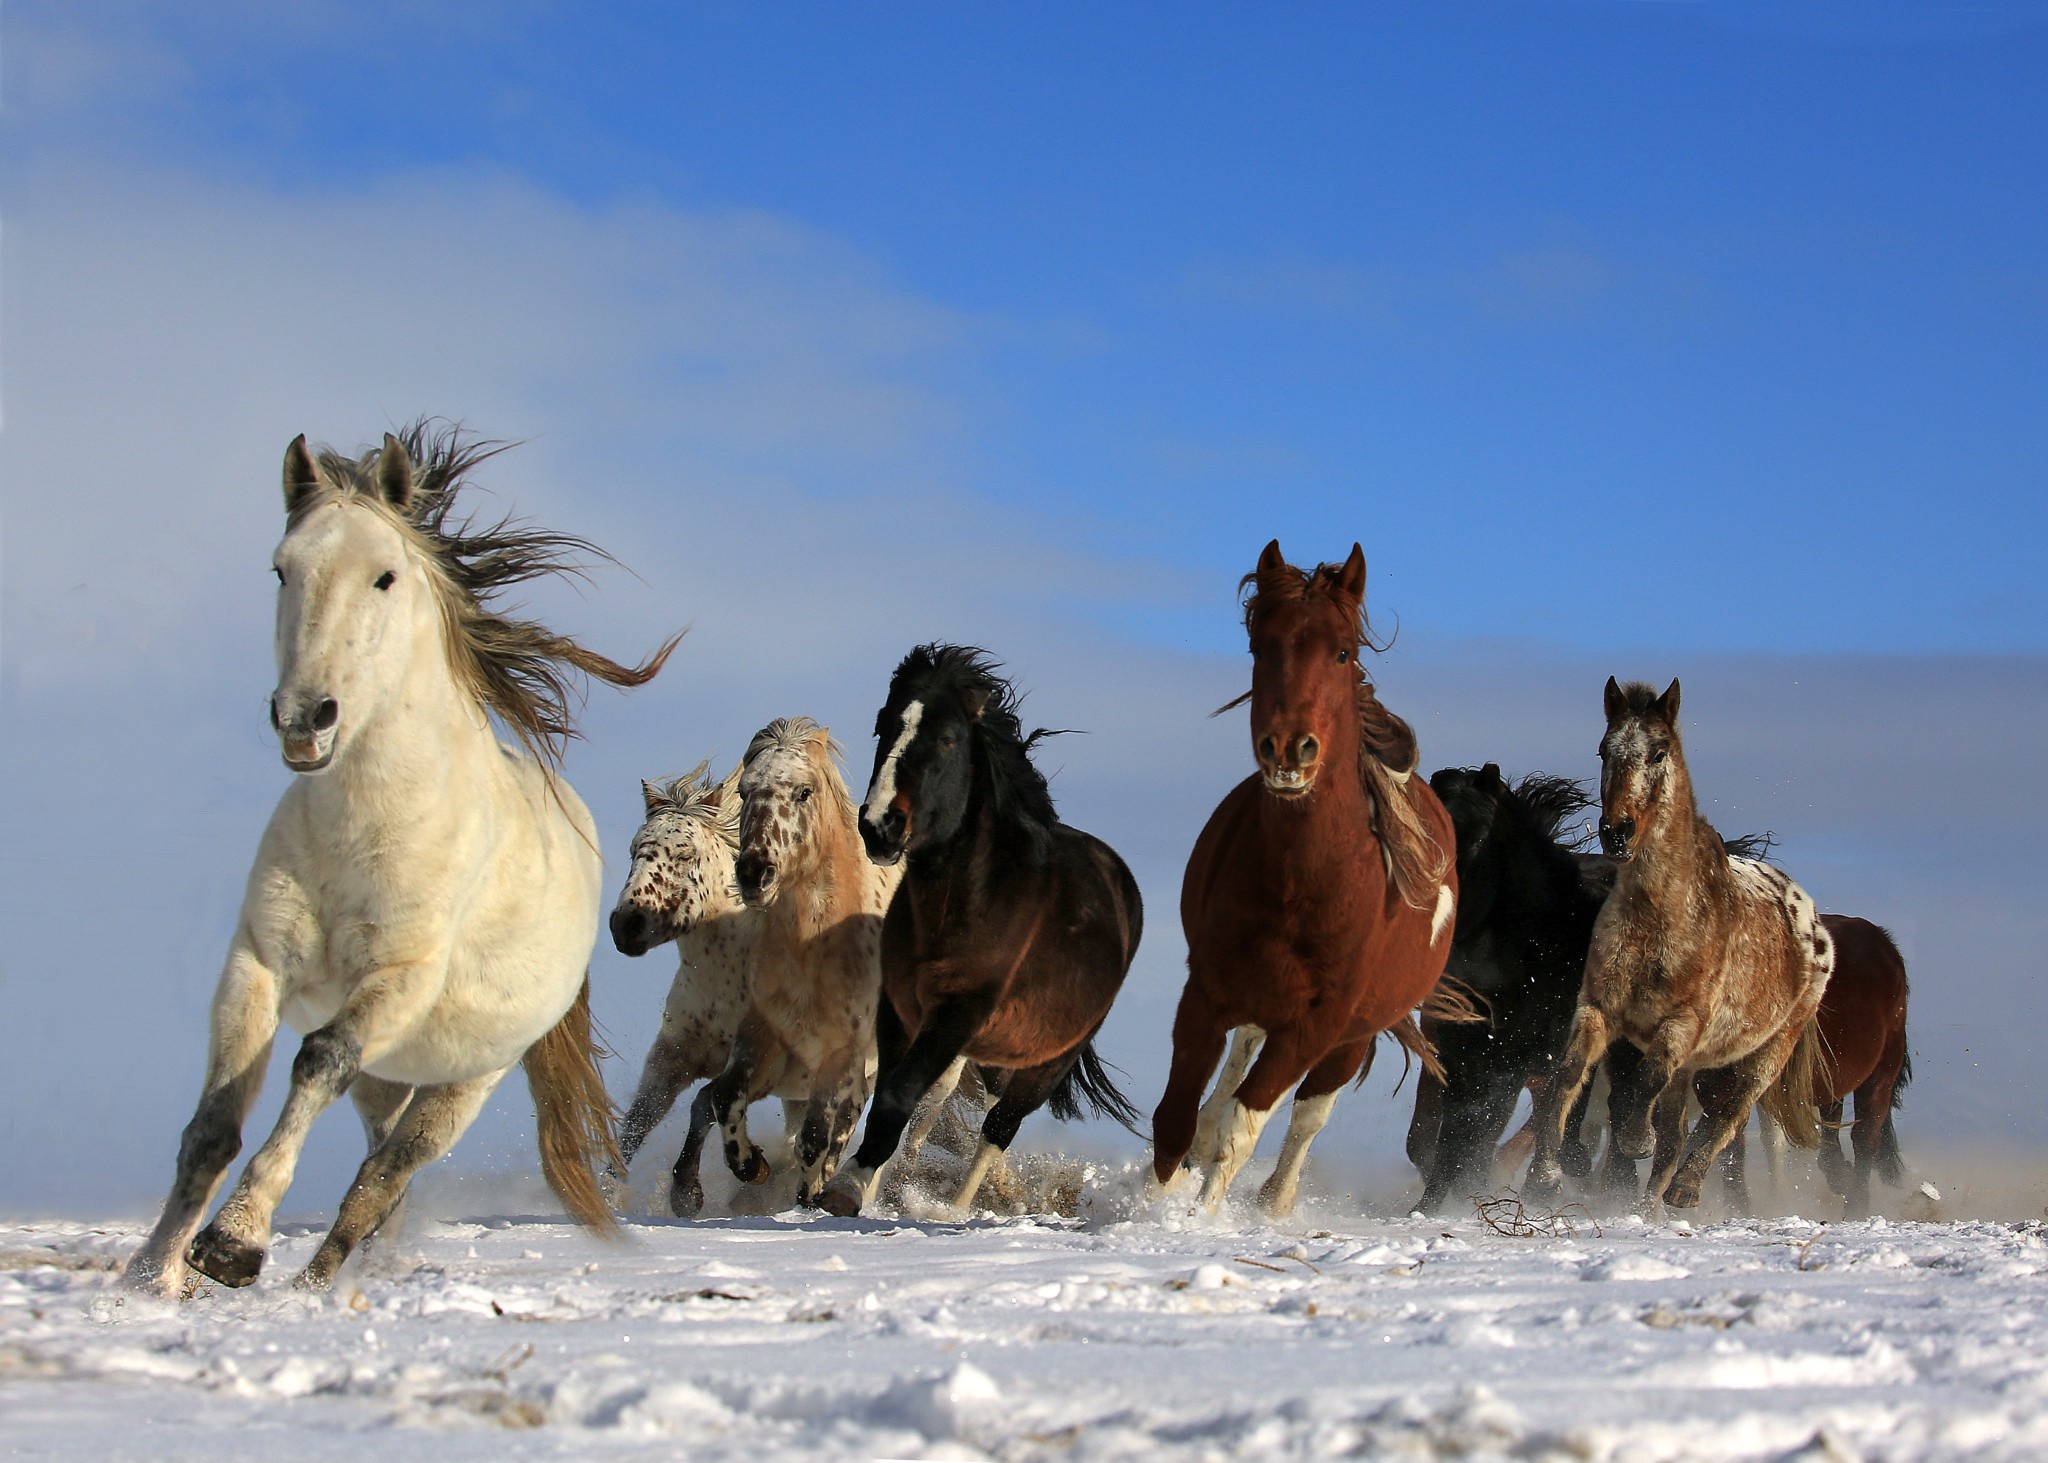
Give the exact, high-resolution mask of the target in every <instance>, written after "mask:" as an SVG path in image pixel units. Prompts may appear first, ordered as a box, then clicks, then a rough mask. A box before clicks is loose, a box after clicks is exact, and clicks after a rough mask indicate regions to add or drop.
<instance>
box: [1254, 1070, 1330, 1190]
mask: <svg viewBox="0 0 2048 1463" xmlns="http://www.w3.org/2000/svg"><path fill="white" fill-rule="evenodd" d="M1336 1106H1337V1094H1336V1093H1334V1092H1326V1093H1324V1094H1323V1095H1322V1096H1321V1097H1297V1098H1295V1099H1294V1106H1293V1108H1292V1110H1291V1111H1290V1112H1289V1113H1288V1115H1287V1141H1286V1142H1285V1143H1284V1144H1282V1145H1281V1148H1280V1162H1279V1164H1278V1166H1277V1167H1275V1168H1274V1170H1273V1176H1272V1177H1271V1178H1269V1179H1267V1180H1266V1182H1265V1184H1264V1185H1263V1186H1262V1187H1261V1188H1260V1189H1259V1207H1260V1208H1261V1209H1263V1210H1265V1211H1266V1212H1267V1213H1268V1214H1270V1215H1272V1216H1273V1217H1274V1218H1275V1219H1280V1218H1284V1217H1285V1216H1287V1215H1289V1214H1292V1213H1293V1212H1294V1205H1295V1200H1296V1199H1297V1198H1298V1197H1299V1195H1300V1190H1301V1167H1302V1165H1303V1164H1304V1163H1306V1162H1307V1161H1308V1145H1309V1144H1311V1143H1313V1142H1315V1140H1316V1134H1318V1133H1320V1132H1322V1130H1323V1124H1325V1123H1327V1122H1328V1121H1329V1120H1330V1112H1331V1110H1332V1109H1334V1108H1335V1107H1336Z"/></svg>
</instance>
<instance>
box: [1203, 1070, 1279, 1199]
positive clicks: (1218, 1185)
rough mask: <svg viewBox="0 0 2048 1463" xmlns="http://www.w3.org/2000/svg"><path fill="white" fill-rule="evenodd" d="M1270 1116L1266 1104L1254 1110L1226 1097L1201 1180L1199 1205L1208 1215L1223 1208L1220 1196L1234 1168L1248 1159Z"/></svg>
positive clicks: (1225, 1192)
mask: <svg viewBox="0 0 2048 1463" xmlns="http://www.w3.org/2000/svg"><path fill="white" fill-rule="evenodd" d="M1272 1116H1273V1109H1272V1108H1270V1107H1269V1108H1266V1109H1264V1110H1262V1111H1260V1110H1254V1109H1252V1108H1248V1107H1246V1106H1245V1105H1244V1104H1243V1103H1241V1102H1239V1101H1238V1100H1237V1099H1236V1098H1235V1097H1233V1098H1231V1099H1230V1105H1229V1106H1228V1107H1227V1108H1226V1109H1225V1111H1224V1117H1223V1121H1222V1123H1221V1124H1220V1127H1221V1132H1220V1133H1219V1134H1218V1137H1217V1144H1216V1157H1215V1160H1214V1161H1213V1162H1211V1163H1210V1165H1209V1171H1208V1173H1207V1174H1205V1175H1204V1176H1203V1179H1202V1207H1203V1208H1204V1209H1207V1210H1208V1211H1209V1212H1210V1213H1211V1214H1214V1213H1215V1212H1216V1211H1217V1210H1218V1209H1220V1208H1222V1207H1223V1196H1224V1195H1225V1194H1228V1193H1229V1192H1230V1185H1231V1183H1232V1182H1233V1181H1234V1180H1235V1179H1236V1178H1237V1175H1238V1171H1239V1170H1241V1169H1242V1168H1243V1167H1244V1166H1245V1164H1247V1163H1249V1162H1250V1161H1251V1156H1252V1150H1253V1149H1254V1148H1257V1147H1258V1146H1259V1134H1261V1133H1263V1132H1264V1131H1265V1130H1266V1122H1267V1120H1268V1119H1269V1118H1271V1117H1272Z"/></svg>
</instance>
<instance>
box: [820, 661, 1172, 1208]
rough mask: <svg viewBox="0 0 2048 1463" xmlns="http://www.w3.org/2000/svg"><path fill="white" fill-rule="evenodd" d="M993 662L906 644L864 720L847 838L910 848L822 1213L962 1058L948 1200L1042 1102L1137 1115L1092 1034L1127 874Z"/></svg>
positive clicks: (1113, 978)
mask: <svg viewBox="0 0 2048 1463" xmlns="http://www.w3.org/2000/svg"><path fill="white" fill-rule="evenodd" d="M996 670H997V667H996V664H995V662H994V661H993V660H992V659H991V658H990V657H989V656H988V655H987V653H986V652H984V651H980V650H976V649H974V648H972V647H970V646H960V645H920V646H918V647H917V648H916V649H915V650H913V651H911V652H910V654H909V655H907V656H905V657H904V658H903V663H902V664H901V665H899V666H898V667H897V668H896V674H895V675H894V676H893V677H892V678H891V679H890V682H889V698H888V700H887V701H886V702H885V703H884V704H883V706H882V709H881V711H880V713H879V714H878V715H877V716H876V718H875V736H876V738H877V740H878V745H877V747H876V749H875V775H874V778H873V780H872V782H871V783H870V784H869V787H868V795H867V800H866V803H865V805H864V806H863V807H862V810H861V819H860V831H861V838H862V840H863V841H864V842H865V843H866V845H867V850H868V856H869V857H870V858H872V859H873V860H874V861H875V862H876V863H878V864H883V865H887V864H891V863H894V862H895V861H896V860H897V859H900V858H907V859H908V863H907V866H906V867H905V870H904V875H903V882H902V884H901V885H900V886H899V887H898V888H897V891H896V897H895V898H894V900H893V901H892V902H891V903H890V905H889V912H888V914H887V916H886V917H885V918H884V920H883V924H882V1000H881V1005H880V1008H879V1010H878V1011H877V1013H876V1020H875V1045H876V1057H877V1061H878V1067H877V1072H876V1082H875V1099H874V1103H873V1105H872V1106H871V1107H870V1109H869V1111H868V1119H867V1127H866V1129H865V1131H864V1132H863V1134H862V1137H861V1144H860V1148H859V1151H858V1152H856V1153H855V1154H854V1157H853V1161H852V1162H851V1163H850V1164H848V1165H847V1167H846V1168H845V1169H844V1170H843V1171H842V1172H841V1173H840V1175H839V1177H838V1178H837V1179H836V1180H834V1181H833V1183H832V1184H831V1186H830V1187H829V1188H827V1189H826V1190H825V1192H824V1194H823V1195H822V1196H821V1198H820V1200H819V1202H820V1204H821V1205H822V1207H824V1208H825V1209H827V1210H829V1211H830V1212H832V1213H834V1214H842V1215H844V1214H856V1213H858V1212H859V1211H860V1210H861V1208H862V1207H863V1206H864V1205H866V1204H867V1203H869V1202H870V1201H871V1200H872V1199H873V1197H874V1193H875V1190H876V1187H877V1185H878V1183H879V1180H880V1172H881V1168H882V1165H883V1164H885V1163H886V1162H887V1161H888V1160H889V1159H890V1158H891V1157H893V1156H894V1155H895V1153H896V1149H897V1145H898V1143H899V1141H900V1140H901V1138H902V1135H903V1130H904V1127H905V1125H906V1124H907V1123H908V1121H909V1119H910V1116H911V1112H912V1110H913V1109H914V1108H915V1107H916V1106H917V1104H918V1101H919V1099H921V1098H922V1097H923V1096H924V1095H925V1093H926V1092H927V1091H929V1090H930V1089H931V1088H932V1087H933V1086H934V1085H935V1084H938V1083H941V1082H944V1081H950V1080H957V1077H958V1075H959V1073H960V1071H961V1068H962V1065H963V1063H965V1062H972V1063H973V1064H975V1065H976V1067H977V1068H978V1069H979V1070H980V1072H981V1075H982V1078H983V1081H984V1084H985V1085H987V1086H988V1087H989V1088H990V1089H991V1090H992V1091H994V1092H995V1093H996V1094H997V1098H996V1104H995V1106H994V1108H992V1109H991V1110H990V1112H989V1114H988V1118H987V1120H986V1121H985V1122H984V1123H983V1125H982V1130H981V1139H982V1141H981V1147H980V1151H979V1152H978V1153H977V1154H976V1155H975V1158H974V1160H973V1163H972V1164H971V1165H970V1166H969V1169H968V1173H967V1178H966V1180H965V1181H964V1182H963V1183H962V1185H961V1188H960V1192H959V1194H958V1196H957V1198H956V1203H957V1204H958V1205H960V1206H962V1207H965V1206H966V1205H968V1204H970V1203H972V1201H973V1198H974V1193H975V1190H976V1189H977V1188H979V1187H980V1184H981V1181H982V1179H983V1177H985V1176H986V1174H987V1173H988V1171H989V1169H990V1167H991V1166H992V1165H993V1164H995V1163H996V1162H998V1161H1000V1159H1001V1156H1002V1154H1003V1153H1004V1152H1005V1151H1006V1150H1007V1149H1008V1148H1009V1146H1010V1143H1011V1141H1012V1140H1013V1139H1014V1138H1015V1137H1016V1136H1017V1130H1018V1128H1019V1127H1020V1126H1021V1125H1022V1124H1023V1122H1024V1120H1025V1119H1026V1118H1027V1117H1029V1116H1030V1115H1031V1114H1032V1113H1034V1112H1036V1111H1037V1110H1038V1109H1039V1108H1040V1107H1041V1106H1046V1105H1050V1107H1051V1109H1052V1112H1053V1115H1054V1116H1055V1117H1059V1118H1075V1117H1079V1116H1081V1111H1082V1103H1083V1102H1086V1103H1087V1104H1088V1105H1089V1106H1090V1107H1092V1108H1093V1109H1094V1110H1095V1111H1096V1112H1097V1113H1100V1114H1104V1115H1106V1116H1109V1117H1112V1118H1115V1119H1116V1120H1117V1121H1119V1122H1121V1123H1123V1124H1125V1125H1126V1126H1127V1127H1128V1126H1132V1125H1133V1124H1135V1122H1136V1120H1137V1113H1136V1112H1135V1111H1134V1110H1133V1109H1132V1108H1131V1105H1130V1103H1129V1102H1128V1101H1126V1100H1125V1098H1124V1097H1123V1095H1122V1094H1121V1093H1120V1092H1118V1091H1117V1089H1116V1087H1115V1085H1114V1083H1113V1082H1112V1081H1111V1080H1110V1077H1109V1073H1108V1071H1107V1070H1106V1069H1105V1067H1104V1065H1103V1063H1102V1061H1101V1059H1100V1058H1099V1057H1098V1056H1097V1055H1096V1053H1095V1046H1094V1038H1095V1033H1096V1030H1097V1029H1098V1028H1099V1027H1100V1026H1101V1025H1102V1022H1103V1019H1104V1018H1105V1017H1106V1016H1108V1014H1109V1008H1110V1004H1111V1003H1112V1002H1113V1001H1115V999H1116V995H1117V992H1118V991H1119V990H1121V989H1122V988H1123V983H1124V977H1125V975H1127V974H1128V973H1129V971H1130V968H1131V959H1132V957H1133V956H1134V955H1135V954H1136V953H1137V949H1138V939H1139V936H1140V934H1141V932H1142V930H1143V924H1144V907H1143V902H1142V901H1141V899H1140V897H1139V894H1138V883H1137V880H1135V879H1134V878H1132V877H1131V871H1130V870H1129V869H1128V868H1127V867H1125V865H1124V861H1123V860H1122V859H1121V858H1119V857H1117V854H1116V851H1115V850H1114V849H1112V848H1111V847H1110V846H1109V845H1108V844H1106V843H1104V842H1103V841H1102V840H1101V839H1099V838H1096V837H1094V836H1093V835H1091V834H1087V833H1083V832H1082V831H1081V830H1080V829H1078V828H1073V827H1069V826H1068V825H1067V824H1065V823H1062V822H1061V821H1060V819H1059V816H1058V814H1057V813H1056V812H1055V811H1054V809H1053V801H1052V792H1051V789H1050V788H1048V787H1047V786H1046V781H1045V776H1044V774H1043V773H1041V772H1040V771H1039V770H1038V769H1037V767H1035V766H1033V765H1032V761H1031V749H1032V746H1033V744H1034V743H1035V742H1036V741H1037V740H1038V738H1039V737H1040V736H1042V735H1044V733H1033V734H1032V735H1031V736H1029V737H1027V736H1025V735H1024V734H1023V728H1022V725H1021V723H1019V721H1018V719H1017V698H1016V694H1015V692H1014V691H1013V690H1012V689H1011V687H1010V685H1009V683H1008V682H1007V681H1005V680H1004V679H1003V678H1002V677H1001V676H999V675H997V674H996Z"/></svg>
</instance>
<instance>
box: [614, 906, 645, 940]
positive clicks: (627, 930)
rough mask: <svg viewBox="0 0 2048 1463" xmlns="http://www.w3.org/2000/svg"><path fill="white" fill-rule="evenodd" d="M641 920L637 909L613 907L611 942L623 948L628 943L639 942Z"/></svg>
mask: <svg viewBox="0 0 2048 1463" xmlns="http://www.w3.org/2000/svg"><path fill="white" fill-rule="evenodd" d="M641 923H642V920H641V915H640V911H639V910H637V909H615V910H613V911H612V943H613V944H614V945H616V946H618V948H619V949H621V950H624V949H625V948H626V947H627V946H628V945H634V944H638V943H639V936H640V926H641Z"/></svg>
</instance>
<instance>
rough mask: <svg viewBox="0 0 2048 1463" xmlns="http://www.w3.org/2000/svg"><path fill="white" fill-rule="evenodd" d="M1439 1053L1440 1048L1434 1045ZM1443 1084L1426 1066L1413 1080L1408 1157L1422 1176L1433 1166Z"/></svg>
mask: <svg viewBox="0 0 2048 1463" xmlns="http://www.w3.org/2000/svg"><path fill="white" fill-rule="evenodd" d="M1438 1056H1439V1057H1441V1056H1442V1048H1441V1047H1439V1048H1438ZM1443 1113H1444V1084H1443V1081H1442V1079H1441V1078H1439V1077H1436V1076H1434V1075H1432V1074H1431V1073H1430V1071H1429V1070H1428V1069H1427V1068H1424V1069H1423V1073H1422V1075H1421V1076H1420V1077H1418V1078H1417V1079H1416V1081H1415V1115H1414V1116H1413V1117H1411V1118H1409V1119H1408V1142H1407V1145H1406V1152H1407V1154H1408V1161H1409V1162H1410V1163H1412V1164H1414V1165H1415V1171H1416V1172H1417V1173H1419V1174H1421V1175H1422V1176H1423V1177H1424V1178H1427V1177H1428V1176H1429V1173H1430V1170H1431V1169H1433V1168H1435V1167H1436V1149H1437V1142H1438V1139H1439V1136H1440V1131H1441V1128H1442V1124H1443Z"/></svg>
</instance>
